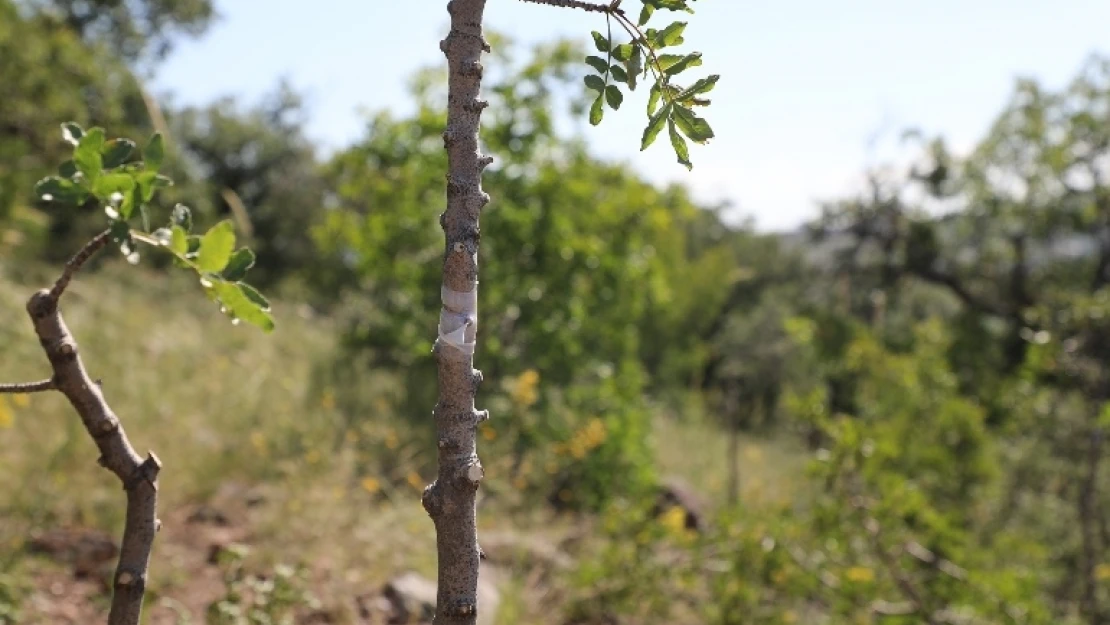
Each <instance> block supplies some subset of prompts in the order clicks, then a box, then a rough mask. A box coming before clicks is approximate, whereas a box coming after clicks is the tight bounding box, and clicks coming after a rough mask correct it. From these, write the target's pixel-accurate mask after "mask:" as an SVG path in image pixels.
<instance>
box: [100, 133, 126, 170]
mask: <svg viewBox="0 0 1110 625" xmlns="http://www.w3.org/2000/svg"><path fill="white" fill-rule="evenodd" d="M134 151H135V142H134V141H131V140H130V139H112V140H111V141H109V142H108V143H105V144H104V148H103V149H102V150H101V151H100V154H101V158H102V160H103V162H104V168H105V169H113V168H115V167H119V166H120V165H122V164H124V163H125V162H127V159H128V158H130V157H131V153H132V152H134Z"/></svg>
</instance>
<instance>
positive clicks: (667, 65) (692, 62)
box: [659, 52, 701, 76]
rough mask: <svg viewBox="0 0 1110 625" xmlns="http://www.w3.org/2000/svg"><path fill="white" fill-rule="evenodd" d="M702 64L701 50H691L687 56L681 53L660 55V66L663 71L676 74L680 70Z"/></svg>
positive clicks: (667, 73) (669, 74) (671, 74)
mask: <svg viewBox="0 0 1110 625" xmlns="http://www.w3.org/2000/svg"><path fill="white" fill-rule="evenodd" d="M699 65H701V52H691V53H690V54H687V55H685V56H683V55H681V54H663V55H661V56H660V57H659V66H660V67H662V68H663V73H664V74H666V75H668V76H674V75H675V74H678V73H679V72H682V71H684V70H687V69H690V68H691V67H697V66H699Z"/></svg>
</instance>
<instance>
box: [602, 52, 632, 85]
mask: <svg viewBox="0 0 1110 625" xmlns="http://www.w3.org/2000/svg"><path fill="white" fill-rule="evenodd" d="M638 49H639V48H637V50H638ZM609 71H610V72H611V73H612V74H613V80H615V81H617V82H623V83H627V82H628V73H627V72H625V71H624V68H623V67H621V66H620V65H614V66H612V67H610V68H609Z"/></svg>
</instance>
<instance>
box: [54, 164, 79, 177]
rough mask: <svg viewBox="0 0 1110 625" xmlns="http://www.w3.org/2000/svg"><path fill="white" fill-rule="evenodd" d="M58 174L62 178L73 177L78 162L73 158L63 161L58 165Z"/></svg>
mask: <svg viewBox="0 0 1110 625" xmlns="http://www.w3.org/2000/svg"><path fill="white" fill-rule="evenodd" d="M58 175H60V176H61V177H62V178H72V177H74V176H76V175H77V164H76V163H74V162H73V159H69V160H68V161H63V162H62V164H61V165H58Z"/></svg>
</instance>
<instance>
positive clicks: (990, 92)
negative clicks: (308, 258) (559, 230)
mask: <svg viewBox="0 0 1110 625" xmlns="http://www.w3.org/2000/svg"><path fill="white" fill-rule="evenodd" d="M216 6H217V10H218V11H219V13H220V19H219V20H218V21H217V22H216V23H215V25H214V26H213V27H212V28H211V29H210V30H209V31H208V32H207V33H206V34H205V35H204V36H203V37H202V38H200V39H196V40H185V41H182V42H181V43H180V44H179V45H178V47H177V48H176V50H175V51H174V53H173V54H172V56H171V57H170V58H169V59H168V60H167V61H166V62H165V63H164V64H163V65H162V66H160V67H159V68H158V70H157V74H156V76H155V80H154V84H155V87H156V89H157V90H158V91H160V92H163V93H166V92H170V93H173V98H174V101H175V102H177V103H178V104H204V103H206V102H209V101H211V100H213V99H215V98H217V97H220V96H225V95H233V96H237V97H240V98H243V99H245V100H247V101H249V102H255V101H258V99H259V98H261V97H262V96H263V95H265V94H266V93H268V92H271V91H272V90H273V88H274V86H275V85H276V84H277V82H278V81H279V80H280V79H282V78H286V79H288V80H289V82H290V83H291V84H292V85H293V86H294V87H295V88H296V89H298V90H299V91H300V92H302V93H303V94H304V95H305V96H306V102H307V104H308V113H309V120H310V121H309V123H308V134H309V136H310V137H312V138H313V139H315V140H316V141H318V142H319V144H320V145H321V146H322V148H323V149H324V150H325V151H327V150H333V149H337V148H340V147H342V146H344V145H346V144H348V143H350V142H353V141H355V140H357V139H358V138H359V137H360V136H362V134H363V131H364V128H365V119H366V117H365V116H366V111H377V110H382V109H389V110H393V111H397V112H398V113H404V112H406V111H411V110H412V101H411V98H410V96H409V93H408V91H407V89H406V85H407V80H408V78H409V77H410V76H411V74H412V72H413V71H414V70H416V69H418V68H420V67H424V66H428V65H434V64H443V63H445V59H444V58H443V55H442V53H441V52H440V51H439V47H438V42H439V40H440V39H442V38H443V36H444V35H445V34H446V32H447V27H448V21H447V20H448V16H447V12H446V10H445V6H446V3H445V2H443V0H407V1H403V0H324V1H321V2H315V3H308V2H304V1H300V2H293V1H292V0H216ZM639 6H640V3H639V2H636V1H635V0H625V8H626V9H629V8H630V9H632V10H633V11H638V8H639ZM694 6H695V7H696V8H697V13H696V14H694V15H686V14H683V13H674V14H671V13H668V12H660V13H658V15H659V17H656V18H653V23H654V21H656V20H660V21H661V18H663V17H670V16H672V15H673V16H675V17H676V18H679V19H682V20H684V21H689V26H688V27H687V29H686V35H685V36H686V44H685V46H684V49H688V50H698V51H701V52H703V53H704V56H703V59H704V61H705V63H704V65H703V66H702V67H699V68H696V69H695V70H690V71H692V72H700V74H694V75H695V77H697V76H700V75H705V74H709V73H717V74H721V76H722V78H721V80H720V82H719V83H718V85H717V87H716V89H715V90H714V91H713V92H712V94H711V95H712V100H713V103H712V105H711V106H710V107H709V108H708V109H707V110H706V112H705V116H706V118H707V119H708V120H709V121H710V123H711V124H712V126H713V129H714V131H715V133H716V138H715V139H714V140H712V141H711V142H710V143H709V144H708V145H704V146H698V145H692V146H691V157H692V160H693V162H694V169H693V171H692V172H688V171H687V170H686V169H685V167H683V166H681V165H679V164H678V163H677V162H676V161H675V158H674V154H673V152H672V151H671V150H670V146H669V144H668V143H667V142H666V141H665V140H660V141H657V142H656V144H655V145H653V146H652V147H650V148H649V149H648V150H647V151H645V152H640V151H639V145H640V134H641V132H642V130H643V126H644V123H645V121H646V118H645V112H644V106H643V102H644V97H645V94H644V93H643V90H637V93H636V94H633V96H634V97H632V98H631V99H629V100H626V102H625V104H624V106H623V107H622V108H621V110H620V111H617V112H613V111H609V112H608V113H607V114H606V116H605V120H604V121H603V123H602V124H601V126H599V127H597V128H591V127H589V126H588V124H587V123H586V122H585V120H584V119H583V120H574V121H573V122H571V121H568V122H567V123H568V124H571V125H570V126H569V128H570V129H571V130H572V131H573V132H576V133H581V134H582V136H584V137H585V138H586V140H587V141H588V142H589V144H590V145H591V149H592V150H593V151H594V153H595V154H597V155H598V156H601V157H604V158H607V159H612V160H618V161H623V162H627V163H629V164H631V165H632V166H633V167H635V168H636V169H637V170H638V171H640V172H642V174H643V175H644V176H645V177H647V178H648V179H649V180H652V181H653V182H656V183H658V184H664V183H667V182H672V181H678V182H683V183H685V184H687V185H689V186H690V187H691V189H692V190H693V192H694V195H695V197H696V198H698V199H699V200H701V201H704V202H707V203H718V202H722V201H724V202H728V203H729V204H730V205H731V208H730V211H731V214H732V216H733V217H734V218H737V219H739V218H751V219H753V220H754V223H755V225H756V226H757V227H758V228H759V229H761V230H786V229H792V228H794V227H797V226H798V225H800V224H802V223H803V222H805V221H806V220H808V219H812V218H814V217H816V216H817V214H818V211H819V208H818V202H819V201H822V200H831V199H836V198H839V197H844V196H845V195H850V194H852V193H854V192H855V191H857V190H858V189H859V188H860V185H861V184H862V180H863V178H862V176H863V173H864V172H865V171H866V168H867V167H870V166H875V165H880V164H882V163H883V162H885V161H887V160H889V159H891V158H896V157H898V156H899V155H901V154H904V152H900V151H899V148H898V137H899V135H900V133H901V131H902V130H903V129H905V128H907V127H911V126H912V127H917V128H921V129H922V130H924V131H925V132H926V133H928V134H941V135H943V136H944V137H945V138H946V139H947V140H948V141H949V143H950V145H951V146H952V147H953V148H955V149H956V150H957V151H959V150H967V149H970V147H971V146H973V145H974V143H975V142H976V141H977V140H978V139H979V138H980V137H982V136H983V135H984V134H985V132H986V131H987V130H988V128H989V127H990V124H991V122H992V120H993V119H994V117H995V115H997V114H998V113H999V111H1001V109H1002V107H1003V106H1004V105H1005V103H1006V101H1007V99H1008V97H1009V95H1010V93H1011V92H1012V89H1013V86H1014V81H1015V79H1016V78H1018V77H1029V78H1034V79H1037V80H1038V81H1040V82H1041V83H1042V84H1044V85H1046V86H1048V87H1050V88H1054V89H1058V88H1061V87H1063V86H1064V85H1066V84H1067V82H1068V81H1069V80H1070V79H1071V78H1072V76H1074V75H1075V74H1076V72H1077V71H1078V70H1079V68H1080V66H1081V65H1082V63H1083V61H1084V60H1085V59H1086V58H1087V57H1088V56H1089V55H1090V54H1092V53H1096V52H1097V53H1103V54H1105V53H1108V52H1110V34H1108V32H1110V31H1107V30H1106V25H1107V24H1110V2H1107V1H1106V0H1059V1H1058V2H1049V1H1048V0H930V1H929V2H920V1H919V2H909V1H891V0H838V1H836V2H829V1H828V0H778V1H776V2H753V1H748V0H699V1H698V2H695V3H694ZM309 7H311V8H309ZM604 25H605V24H604V18H603V17H601V16H599V15H597V14H594V13H585V12H582V11H573V10H568V9H559V8H554V7H548V6H541V5H536V4H526V3H523V2H520V1H519V0H489V2H488V3H487V5H486V26H487V27H489V28H493V29H495V30H498V31H500V32H502V33H506V34H509V35H510V36H511V37H513V38H514V39H515V40H516V41H517V42H519V43H521V44H526V45H529V44H534V43H540V42H546V41H552V40H554V39H557V38H560V37H571V38H576V39H578V40H581V41H582V42H583V45H587V42H588V41H589V32H590V31H591V30H602V31H604ZM582 68H583V72H585V71H586V65H585V64H583V66H582Z"/></svg>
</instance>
